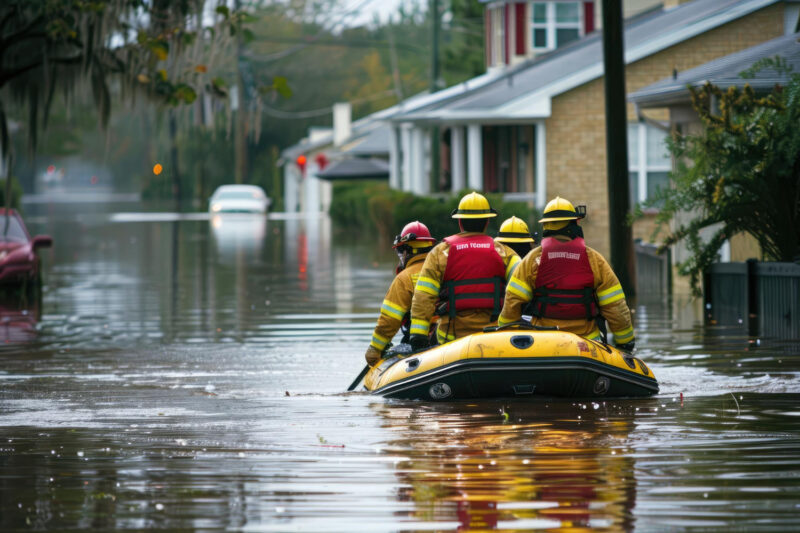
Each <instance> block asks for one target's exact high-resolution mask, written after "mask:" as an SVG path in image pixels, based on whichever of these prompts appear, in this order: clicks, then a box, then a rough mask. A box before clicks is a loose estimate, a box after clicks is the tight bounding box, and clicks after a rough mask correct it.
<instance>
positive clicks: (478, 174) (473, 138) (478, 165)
mask: <svg viewBox="0 0 800 533" xmlns="http://www.w3.org/2000/svg"><path fill="white" fill-rule="evenodd" d="M467 158H468V160H467V172H468V180H469V188H470V189H472V190H475V191H482V190H483V142H482V139H481V125H480V124H469V125H468V126H467Z"/></svg>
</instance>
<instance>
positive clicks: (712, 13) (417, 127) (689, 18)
mask: <svg viewBox="0 0 800 533" xmlns="http://www.w3.org/2000/svg"><path fill="white" fill-rule="evenodd" d="M588 4H591V2H566V1H562V0H549V1H546V2H536V1H534V2H513V1H493V2H487V7H486V20H487V25H486V26H487V32H486V50H487V64H488V68H489V71H490V72H493V73H499V74H497V75H496V77H495V78H494V79H492V80H489V81H488V82H486V83H483V84H481V85H480V86H478V87H476V88H474V89H471V90H463V91H461V92H459V93H458V94H455V95H453V96H450V97H446V98H439V99H437V100H435V101H434V102H431V103H429V104H427V105H422V106H418V107H416V108H415V109H414V110H411V111H402V112H398V113H395V114H393V115H392V116H391V117H389V118H388V119H387V120H388V121H389V122H390V124H391V130H390V133H391V147H390V184H391V185H392V186H393V187H395V188H398V189H402V190H407V191H411V192H414V193H417V194H431V193H437V192H457V191H459V190H462V189H465V188H470V189H475V190H480V191H488V192H500V193H505V194H506V195H507V196H510V197H512V198H517V199H524V200H528V201H530V202H531V203H532V204H533V205H535V206H537V207H543V206H544V204H545V203H546V201H547V199H549V198H551V197H553V196H556V195H560V196H564V197H566V198H569V199H570V200H571V201H573V202H574V203H576V204H587V205H588V206H589V216H588V217H587V219H586V220H585V221H584V224H583V226H584V228H585V233H586V237H587V240H588V242H590V243H591V245H592V246H593V247H595V248H596V249H598V250H599V251H600V252H601V253H604V254H608V252H609V220H608V194H607V185H606V184H607V179H606V160H605V152H606V146H605V141H606V133H605V100H604V89H603V59H602V56H603V51H602V39H601V35H599V34H598V32H596V31H594V32H593V31H592V30H593V29H594V28H595V27H596V19H597V17H598V15H597V13H596V11H597V10H596V9H595V6H594V5H593V6H589V5H588ZM567 5H569V6H571V7H565V6H567ZM798 13H800V3H798V2H795V1H779V0H694V1H692V2H686V3H680V2H678V1H672V2H665V6H663V7H660V8H657V9H653V10H650V11H646V12H644V13H642V14H639V15H637V16H634V17H633V18H631V19H629V20H627V21H626V24H625V35H624V41H625V62H626V88H627V92H628V93H632V92H635V91H637V90H639V89H641V88H643V87H646V86H648V85H650V84H653V83H655V82H657V81H658V80H661V79H663V78H666V77H669V76H672V75H673V73H680V72H682V71H684V70H688V69H691V68H693V67H697V66H699V65H702V64H704V63H707V62H709V61H711V60H714V59H716V58H719V57H722V56H725V55H728V54H731V53H733V52H736V51H739V50H743V49H746V48H749V47H752V46H754V45H757V44H759V43H762V42H764V41H767V40H770V39H774V38H776V37H779V36H781V35H784V34H787V33H793V32H794V31H795V28H796V25H797V20H798ZM592 16H594V17H595V25H591V24H589V23H588V21H589V20H590V18H591V17H592ZM564 21H567V22H569V23H571V24H572V26H569V25H568V24H567V22H564ZM562 23H563V27H562V25H561V24H562ZM559 30H564V31H561V32H560V33H559ZM566 30H571V31H566ZM523 32H524V34H525V35H524V37H521V35H522V33H523ZM559 40H565V41H567V44H565V45H562V44H563V43H560V42H559ZM540 45H542V46H540ZM550 45H556V46H557V45H562V46H557V47H556V48H555V49H554V50H552V51H549V47H550ZM512 52H513V53H512ZM517 52H520V53H517ZM542 52H544V53H542ZM628 118H629V121H630V122H629V126H628V132H627V136H628V146H629V161H630V178H631V191H632V196H633V198H632V203H635V202H638V201H643V200H645V199H646V198H648V196H649V195H650V194H652V193H653V192H654V191H655V189H656V188H657V187H659V186H663V185H664V184H666V183H667V173H668V172H669V170H670V169H671V161H670V158H669V156H668V155H667V153H666V148H665V145H664V139H665V138H666V136H667V131H668V128H667V123H668V118H669V116H668V111H666V110H654V111H653V112H650V113H649V114H648V115H647V117H646V118H645V117H643V116H639V115H637V112H636V110H635V108H634V105H633V104H632V103H631V104H629V107H628ZM434 127H436V128H438V130H439V131H440V134H441V138H440V142H441V150H440V154H441V161H440V166H441V169H442V172H441V174H440V175H439V176H434V177H432V179H431V180H427V179H425V178H424V176H427V175H429V169H430V168H431V165H430V161H429V157H430V156H429V149H428V147H429V146H430V142H426V141H427V140H430V134H431V131H435V130H434ZM653 218H654V215H652V214H650V215H647V216H646V217H645V219H644V220H641V221H638V222H637V223H636V224H635V226H634V237H640V238H647V237H649V236H650V233H651V231H652V226H653Z"/></svg>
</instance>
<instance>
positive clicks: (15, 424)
mask: <svg viewBox="0 0 800 533" xmlns="http://www.w3.org/2000/svg"><path fill="white" fill-rule="evenodd" d="M90 207H91V206H90ZM125 209H126V210H127V211H128V212H125V213H121V214H116V215H113V214H109V213H107V212H104V211H103V209H100V208H97V207H96V206H95V207H94V208H86V207H81V211H78V210H71V209H70V208H69V206H63V205H62V206H55V207H54V206H47V205H37V206H29V208H28V209H27V210H26V211H27V212H26V214H27V218H28V225H29V227H30V229H31V232H32V233H49V234H51V235H52V236H53V237H54V241H55V246H54V248H53V249H51V250H45V251H44V252H43V253H42V257H43V261H44V269H45V285H44V290H43V298H42V301H41V303H40V304H37V302H35V301H32V302H20V301H19V300H18V299H16V300H15V299H8V300H9V301H4V302H2V304H1V305H0V530H1V531H4V532H5V531H25V530H44V529H49V530H77V529H81V530H87V529H88V530H96V531H107V530H111V529H134V530H143V529H169V530H233V531H280V532H284V531H286V532H292V531H302V532H318V531H330V532H361V531H363V532H381V531H479V530H480V531H486V530H503V531H515V530H516V531H530V530H550V531H555V530H569V531H584V530H597V531H628V530H638V531H691V530H695V531H709V530H719V531H727V530H741V531H770V530H771V531H792V530H795V531H796V530H798V529H800V402H799V401H798V400H800V376H799V375H798V370H800V360H798V356H799V355H800V350H799V349H798V346H797V343H796V342H790V341H780V340H775V339H752V338H748V337H747V336H745V335H744V334H743V333H741V332H739V331H735V330H726V329H715V328H704V327H702V325H701V323H700V321H699V319H698V313H697V305H696V304H694V303H692V302H683V303H670V304H666V303H664V302H660V301H656V302H652V303H647V304H641V305H639V306H637V307H636V309H635V316H636V321H637V326H638V331H637V333H638V342H637V344H638V348H637V351H638V356H639V357H641V358H642V359H644V360H645V361H646V362H647V363H648V364H649V365H650V367H651V368H652V369H653V371H654V372H655V374H656V376H657V377H658V378H659V381H660V384H661V393H660V394H659V395H658V396H656V397H654V398H648V399H636V400H613V401H604V402H595V403H593V402H583V401H573V400H530V401H525V402H519V401H511V402H503V401H496V402H480V403H439V404H432V403H414V402H405V403H403V402H389V401H385V400H383V399H381V398H378V397H372V396H369V395H367V394H364V393H349V394H348V393H344V390H345V389H346V387H347V386H348V384H349V383H350V382H351V381H352V379H353V378H354V376H355V375H356V374H357V373H358V372H359V370H360V369H361V368H362V366H363V363H364V361H363V353H364V351H365V349H366V347H367V344H368V342H369V339H370V335H371V330H372V327H373V325H374V320H375V318H376V313H377V309H378V308H379V305H380V302H381V301H382V299H383V294H384V291H385V289H386V287H387V286H388V284H389V282H390V280H391V277H392V273H393V266H394V262H393V257H392V254H391V251H390V250H388V247H387V246H386V245H385V243H384V244H383V245H380V244H379V243H376V242H374V240H373V239H374V237H373V234H372V232H370V231H368V230H366V229H365V230H364V232H363V233H362V234H361V235H358V236H352V235H341V234H336V233H333V232H332V230H331V227H330V226H331V225H330V222H329V221H328V220H326V219H321V220H313V221H309V220H304V219H292V218H287V217H280V216H270V217H269V219H266V218H263V217H247V216H230V217H224V218H212V219H209V218H208V217H207V216H204V215H195V216H183V217H178V216H175V215H171V214H164V213H161V214H158V213H156V214H154V213H133V212H130V211H131V208H130V207H126V208H125ZM355 237H361V240H360V242H359V240H358V239H356V238H355Z"/></svg>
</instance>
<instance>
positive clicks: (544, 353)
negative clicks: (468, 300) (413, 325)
mask: <svg viewBox="0 0 800 533" xmlns="http://www.w3.org/2000/svg"><path fill="white" fill-rule="evenodd" d="M364 385H365V387H366V389H367V390H368V391H370V392H372V394H378V395H381V396H385V397H387V398H401V399H409V400H463V399H471V398H513V397H520V396H531V395H537V396H564V397H575V398H611V397H614V398H619V397H632V396H651V395H653V394H656V393H658V382H657V381H656V378H655V376H654V375H653V372H652V371H651V370H650V369H649V368H648V367H647V365H645V364H644V363H643V362H642V361H641V360H640V359H637V358H636V357H632V356H630V355H629V354H627V353H625V352H622V351H620V350H617V349H616V348H614V347H612V346H608V345H606V344H603V343H599V342H593V341H590V340H587V339H584V338H583V337H580V336H578V335H575V334H573V333H567V332H564V331H557V330H540V329H536V328H534V327H533V326H530V325H528V326H527V327H525V326H520V325H516V326H514V327H512V328H509V327H507V326H506V327H503V328H487V329H486V330H485V331H484V333H476V334H474V335H470V336H468V337H463V338H461V339H457V340H455V341H453V342H450V343H448V344H444V345H441V346H435V347H432V348H429V349H427V350H425V351H421V352H417V353H413V354H407V355H406V354H394V355H392V354H390V355H389V357H388V358H386V359H384V360H382V361H381V362H380V363H379V364H377V365H375V366H374V367H372V368H371V369H370V370H369V372H367V374H366V376H365V377H364Z"/></svg>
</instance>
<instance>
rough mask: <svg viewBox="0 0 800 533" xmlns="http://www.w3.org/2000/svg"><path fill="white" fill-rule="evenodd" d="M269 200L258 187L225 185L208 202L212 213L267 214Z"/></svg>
mask: <svg viewBox="0 0 800 533" xmlns="http://www.w3.org/2000/svg"><path fill="white" fill-rule="evenodd" d="M267 207H269V198H268V197H267V195H266V194H265V193H264V189H262V188H261V187H259V186H257V185H223V186H221V187H219V188H218V189H217V190H216V191H214V194H212V195H211V199H210V200H209V201H208V210H209V212H211V213H266V212H267Z"/></svg>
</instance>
